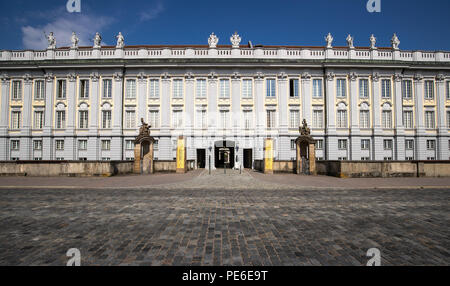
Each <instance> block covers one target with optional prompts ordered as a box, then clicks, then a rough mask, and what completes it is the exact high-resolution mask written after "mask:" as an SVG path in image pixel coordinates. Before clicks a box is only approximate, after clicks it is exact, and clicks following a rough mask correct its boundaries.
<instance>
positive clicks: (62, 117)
mask: <svg viewBox="0 0 450 286" xmlns="http://www.w3.org/2000/svg"><path fill="white" fill-rule="evenodd" d="M64 128H66V112H65V111H64V110H63V111H56V129H64Z"/></svg>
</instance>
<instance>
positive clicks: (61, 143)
mask: <svg viewBox="0 0 450 286" xmlns="http://www.w3.org/2000/svg"><path fill="white" fill-rule="evenodd" d="M55 146H56V150H57V151H64V140H60V139H58V140H56V144H55Z"/></svg>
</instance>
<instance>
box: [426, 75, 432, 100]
mask: <svg viewBox="0 0 450 286" xmlns="http://www.w3.org/2000/svg"><path fill="white" fill-rule="evenodd" d="M433 98H434V82H433V81H432V80H426V81H425V99H433Z"/></svg>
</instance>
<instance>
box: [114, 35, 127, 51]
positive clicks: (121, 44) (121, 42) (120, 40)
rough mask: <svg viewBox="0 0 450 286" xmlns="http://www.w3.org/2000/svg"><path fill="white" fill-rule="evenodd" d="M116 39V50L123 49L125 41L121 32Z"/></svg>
mask: <svg viewBox="0 0 450 286" xmlns="http://www.w3.org/2000/svg"><path fill="white" fill-rule="evenodd" d="M116 39H117V45H116V48H118V49H123V47H124V46H125V39H124V37H123V35H122V33H121V32H119V34H118V35H117V36H116Z"/></svg>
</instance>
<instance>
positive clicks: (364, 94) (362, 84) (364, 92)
mask: <svg viewBox="0 0 450 286" xmlns="http://www.w3.org/2000/svg"><path fill="white" fill-rule="evenodd" d="M359 97H360V98H369V80H367V79H360V80H359Z"/></svg>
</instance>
